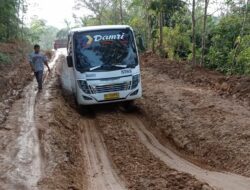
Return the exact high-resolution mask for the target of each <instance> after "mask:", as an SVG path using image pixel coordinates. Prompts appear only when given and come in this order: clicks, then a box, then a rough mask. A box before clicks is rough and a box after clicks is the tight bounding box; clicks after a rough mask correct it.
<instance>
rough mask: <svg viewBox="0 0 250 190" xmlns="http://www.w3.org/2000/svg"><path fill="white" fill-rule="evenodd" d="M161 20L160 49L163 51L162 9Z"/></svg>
mask: <svg viewBox="0 0 250 190" xmlns="http://www.w3.org/2000/svg"><path fill="white" fill-rule="evenodd" d="M159 22H160V50H161V51H162V49H163V14H162V11H161V12H160V18H159Z"/></svg>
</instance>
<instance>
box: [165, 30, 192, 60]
mask: <svg viewBox="0 0 250 190" xmlns="http://www.w3.org/2000/svg"><path fill="white" fill-rule="evenodd" d="M163 42H164V48H165V52H167V57H168V58H170V59H179V58H181V59H186V58H187V57H188V55H189V53H190V49H191V43H190V38H189V35H188V34H187V33H186V32H183V31H181V27H180V26H179V25H176V26H175V27H174V28H170V27H164V29H163Z"/></svg>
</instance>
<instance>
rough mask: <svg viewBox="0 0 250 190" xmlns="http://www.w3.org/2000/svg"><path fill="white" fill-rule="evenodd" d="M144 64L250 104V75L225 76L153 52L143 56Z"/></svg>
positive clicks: (170, 75)
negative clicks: (167, 58)
mask: <svg viewBox="0 0 250 190" xmlns="http://www.w3.org/2000/svg"><path fill="white" fill-rule="evenodd" d="M141 57H142V62H143V66H145V67H154V69H155V70H158V71H159V72H160V73H165V74H167V75H168V76H169V77H170V78H171V79H182V80H183V81H185V82H188V83H191V84H194V85H195V86H197V87H203V88H209V89H212V90H215V91H216V92H218V94H219V95H221V96H222V97H230V96H231V97H233V98H234V99H238V100H243V101H246V102H247V103H248V104H250V77H249V76H235V75H234V76H225V75H223V74H221V73H219V72H217V71H213V70H209V69H206V68H201V67H199V66H197V67H191V65H190V64H187V63H186V62H176V61H169V60H166V59H162V58H159V57H158V56H157V55H155V54H152V53H146V54H143V55H142V56H141Z"/></svg>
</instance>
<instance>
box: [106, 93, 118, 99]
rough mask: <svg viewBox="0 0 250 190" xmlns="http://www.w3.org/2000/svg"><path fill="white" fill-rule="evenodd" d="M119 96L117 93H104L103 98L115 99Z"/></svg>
mask: <svg viewBox="0 0 250 190" xmlns="http://www.w3.org/2000/svg"><path fill="white" fill-rule="evenodd" d="M119 98H120V94H119V93H110V94H104V100H115V99H119Z"/></svg>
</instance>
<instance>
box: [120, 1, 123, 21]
mask: <svg viewBox="0 0 250 190" xmlns="http://www.w3.org/2000/svg"><path fill="white" fill-rule="evenodd" d="M119 3H120V22H121V24H123V9H122V0H120V1H119Z"/></svg>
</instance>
